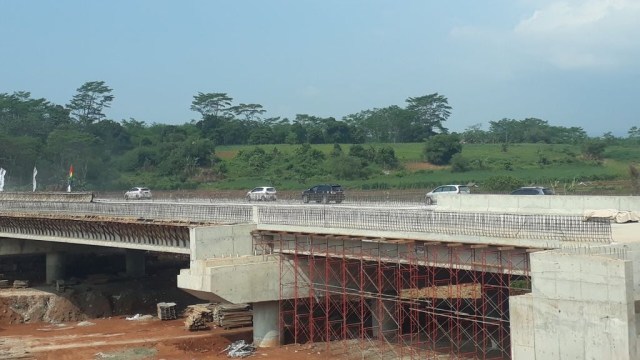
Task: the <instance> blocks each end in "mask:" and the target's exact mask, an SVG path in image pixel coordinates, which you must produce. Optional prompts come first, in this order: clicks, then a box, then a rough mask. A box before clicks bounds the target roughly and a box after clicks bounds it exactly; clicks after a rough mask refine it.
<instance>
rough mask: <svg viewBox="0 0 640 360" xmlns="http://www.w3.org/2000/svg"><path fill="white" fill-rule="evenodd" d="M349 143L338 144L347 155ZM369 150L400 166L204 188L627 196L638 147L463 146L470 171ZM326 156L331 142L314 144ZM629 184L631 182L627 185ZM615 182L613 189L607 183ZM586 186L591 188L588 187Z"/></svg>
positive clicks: (402, 151) (414, 152)
mask: <svg viewBox="0 0 640 360" xmlns="http://www.w3.org/2000/svg"><path fill="white" fill-rule="evenodd" d="M350 146H351V145H350V144H341V147H342V149H343V151H344V152H345V153H348V151H349V148H350ZM362 146H363V147H365V148H368V147H374V148H376V147H381V146H390V147H392V148H393V149H394V151H395V155H396V157H397V158H398V160H399V161H400V163H401V164H402V166H401V168H400V169H397V170H393V171H386V172H383V171H379V172H377V173H374V174H372V175H371V176H370V177H368V178H367V179H364V180H337V179H335V178H332V177H331V176H315V177H313V178H310V179H307V181H306V182H305V183H304V184H302V183H299V182H296V181H293V180H284V179H279V178H277V176H276V177H274V176H273V175H272V176H265V177H264V178H260V177H251V178H235V179H225V180H223V181H218V182H215V183H209V184H202V185H201V186H200V187H201V188H208V189H246V188H251V187H253V186H258V185H261V184H272V185H275V186H278V188H280V189H283V190H294V189H301V188H304V187H306V186H309V185H311V184H313V183H321V182H339V183H340V184H342V185H343V186H344V187H345V188H347V189H353V190H381V189H431V188H433V187H435V186H438V185H441V184H447V183H463V184H466V183H475V184H477V185H478V187H477V189H478V191H482V187H483V184H484V183H485V182H486V181H487V179H490V178H492V177H495V176H511V177H514V178H517V179H519V180H521V181H522V183H523V185H541V186H549V187H553V188H555V189H556V190H557V191H558V192H559V193H569V192H583V191H590V190H596V192H622V193H625V192H628V191H630V190H629V187H630V182H631V181H630V175H629V165H630V164H636V166H637V164H638V163H640V147H638V146H633V145H616V146H609V147H607V150H606V151H605V154H604V159H602V160H600V161H593V160H587V159H584V158H583V156H582V154H581V148H580V146H578V145H564V144H510V145H508V146H507V147H506V148H505V147H503V145H501V144H465V145H463V147H462V156H463V157H464V158H466V159H468V160H469V161H470V162H471V163H472V164H473V165H474V166H473V170H470V171H465V172H452V171H451V168H450V166H440V167H438V166H432V165H430V164H428V163H426V162H425V161H424V160H423V146H424V144H423V143H402V144H365V145H362ZM255 147H256V146H249V145H244V146H220V147H217V148H216V154H217V155H218V156H219V157H220V158H222V159H223V161H230V160H231V159H233V158H234V157H235V155H236V154H237V153H238V152H239V151H243V150H244V151H250V150H252V149H254V148H255ZM258 147H261V148H263V149H264V150H265V151H272V150H273V149H274V148H277V149H278V150H279V151H280V152H283V153H291V152H293V151H294V150H295V149H296V148H297V147H299V145H286V144H284V145H261V146H258ZM312 147H313V148H315V149H318V150H320V151H322V152H323V153H325V154H327V155H328V154H329V153H330V152H331V151H332V149H333V145H332V144H322V145H312ZM626 182H628V183H629V184H626ZM607 184H614V185H607ZM587 187H590V188H589V189H587Z"/></svg>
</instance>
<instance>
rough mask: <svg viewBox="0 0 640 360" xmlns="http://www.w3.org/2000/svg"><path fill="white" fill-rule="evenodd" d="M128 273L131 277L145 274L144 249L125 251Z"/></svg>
mask: <svg viewBox="0 0 640 360" xmlns="http://www.w3.org/2000/svg"><path fill="white" fill-rule="evenodd" d="M125 257H126V265H127V275H128V276H130V277H142V276H144V275H145V266H144V262H145V259H144V251H140V250H127V252H126V253H125Z"/></svg>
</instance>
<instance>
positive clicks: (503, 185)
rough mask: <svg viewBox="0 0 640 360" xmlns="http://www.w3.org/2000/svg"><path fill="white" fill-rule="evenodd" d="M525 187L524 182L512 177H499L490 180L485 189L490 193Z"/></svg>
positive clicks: (485, 183)
mask: <svg viewBox="0 0 640 360" xmlns="http://www.w3.org/2000/svg"><path fill="white" fill-rule="evenodd" d="M523 185H524V182H523V181H522V180H520V179H518V178H516V177H513V176H511V175H498V176H492V177H490V178H488V179H487V180H486V181H485V182H484V184H483V188H484V189H485V190H488V191H511V190H514V189H517V188H519V187H521V186H523Z"/></svg>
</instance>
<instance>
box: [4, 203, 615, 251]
mask: <svg viewBox="0 0 640 360" xmlns="http://www.w3.org/2000/svg"><path fill="white" fill-rule="evenodd" d="M0 205H1V206H0V213H2V212H9V213H11V212H23V213H24V212H32V213H39V214H41V213H47V214H55V213H62V214H76V215H89V214H91V215H103V216H105V215H106V216H117V217H123V216H125V217H134V218H137V219H163V220H172V221H185V222H190V221H199V222H208V223H212V224H213V223H217V224H235V223H256V224H269V225H293V226H309V227H325V228H329V227H330V228H344V229H363V230H380V231H404V232H422V233H425V232H426V233H436V234H447V235H469V236H491V237H500V238H512V239H540V240H561V241H574V242H575V241H583V242H599V243H609V242H611V239H612V238H611V236H612V234H611V223H610V221H609V220H607V219H589V220H588V221H585V220H584V219H583V217H581V216H566V215H524V214H496V213H470V212H469V213H465V212H439V211H431V210H428V209H426V208H424V209H423V208H415V207H413V208H404V209H402V208H395V207H394V208H379V207H375V208H363V207H347V206H308V205H307V206H305V205H276V206H272V205H253V204H193V203H192V204H189V203H151V202H149V203H143V202H140V203H59V202H39V203H31V202H13V201H8V202H2V203H1V204H0Z"/></svg>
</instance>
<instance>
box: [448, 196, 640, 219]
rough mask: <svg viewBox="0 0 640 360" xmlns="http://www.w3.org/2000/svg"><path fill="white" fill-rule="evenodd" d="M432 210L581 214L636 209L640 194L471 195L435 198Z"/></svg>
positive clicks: (639, 203) (638, 207) (639, 204)
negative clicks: (591, 211)
mask: <svg viewBox="0 0 640 360" xmlns="http://www.w3.org/2000/svg"><path fill="white" fill-rule="evenodd" d="M435 209H436V210H438V211H462V212H496V213H514V214H545V215H582V213H583V212H584V211H585V210H597V209H617V210H626V211H640V196H585V195H554V196H516V195H491V194H471V195H463V196H442V197H439V198H438V204H437V205H436V206H435Z"/></svg>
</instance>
